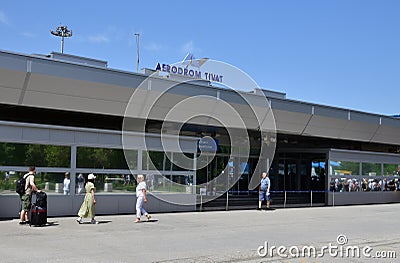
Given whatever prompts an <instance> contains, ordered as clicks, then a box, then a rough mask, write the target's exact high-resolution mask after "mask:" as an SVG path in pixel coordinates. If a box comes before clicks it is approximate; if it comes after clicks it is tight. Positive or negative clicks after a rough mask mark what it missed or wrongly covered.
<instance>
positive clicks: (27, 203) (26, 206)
mask: <svg viewBox="0 0 400 263" xmlns="http://www.w3.org/2000/svg"><path fill="white" fill-rule="evenodd" d="M21 202H22V210H24V211H27V212H28V211H29V210H30V209H31V203H32V196H31V195H27V194H24V195H23V196H21Z"/></svg>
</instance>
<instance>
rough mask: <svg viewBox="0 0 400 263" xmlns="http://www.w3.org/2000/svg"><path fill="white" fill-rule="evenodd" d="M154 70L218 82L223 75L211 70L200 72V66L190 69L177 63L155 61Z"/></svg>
mask: <svg viewBox="0 0 400 263" xmlns="http://www.w3.org/2000/svg"><path fill="white" fill-rule="evenodd" d="M156 70H158V71H162V72H167V73H169V74H175V75H180V76H185V77H191V78H195V79H204V80H208V81H214V82H220V83H222V79H223V75H220V74H215V73H211V72H201V71H200V68H198V70H197V69H192V68H189V67H187V66H185V67H181V66H177V65H170V64H161V63H157V66H156Z"/></svg>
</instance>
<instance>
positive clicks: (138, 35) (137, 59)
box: [135, 33, 140, 72]
mask: <svg viewBox="0 0 400 263" xmlns="http://www.w3.org/2000/svg"><path fill="white" fill-rule="evenodd" d="M135 36H136V46H137V49H136V72H139V47H140V33H135Z"/></svg>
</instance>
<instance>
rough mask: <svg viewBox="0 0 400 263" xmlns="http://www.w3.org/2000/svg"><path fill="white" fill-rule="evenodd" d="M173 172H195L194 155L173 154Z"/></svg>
mask: <svg viewBox="0 0 400 263" xmlns="http://www.w3.org/2000/svg"><path fill="white" fill-rule="evenodd" d="M173 158H174V159H173V160H174V162H173V164H172V170H173V171H190V170H193V158H194V154H192V153H173Z"/></svg>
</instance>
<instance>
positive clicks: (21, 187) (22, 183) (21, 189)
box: [15, 175, 28, 196]
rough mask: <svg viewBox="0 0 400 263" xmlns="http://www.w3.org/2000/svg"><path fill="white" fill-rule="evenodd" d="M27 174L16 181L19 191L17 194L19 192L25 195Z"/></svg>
mask: <svg viewBox="0 0 400 263" xmlns="http://www.w3.org/2000/svg"><path fill="white" fill-rule="evenodd" d="M27 177H28V175H27V176H25V175H24V176H22V177H21V178H20V179H19V180H18V181H17V183H16V187H15V192H17V194H19V196H23V195H24V194H25V191H26V189H25V182H26V178H27Z"/></svg>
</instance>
